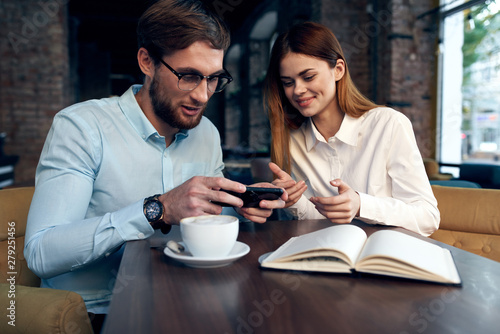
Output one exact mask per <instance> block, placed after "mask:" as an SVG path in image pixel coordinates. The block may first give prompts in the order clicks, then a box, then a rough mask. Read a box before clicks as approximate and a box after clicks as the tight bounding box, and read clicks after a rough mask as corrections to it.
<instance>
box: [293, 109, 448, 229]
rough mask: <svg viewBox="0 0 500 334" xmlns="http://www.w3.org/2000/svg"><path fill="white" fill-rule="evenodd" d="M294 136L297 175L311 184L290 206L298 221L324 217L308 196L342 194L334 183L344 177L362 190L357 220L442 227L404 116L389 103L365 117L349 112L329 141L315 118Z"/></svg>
mask: <svg viewBox="0 0 500 334" xmlns="http://www.w3.org/2000/svg"><path fill="white" fill-rule="evenodd" d="M290 135H291V138H290V153H291V158H292V177H293V179H294V180H296V181H300V180H304V181H305V182H306V184H307V186H308V188H307V190H306V191H305V193H304V194H303V195H302V197H301V198H300V200H299V201H298V202H297V203H295V204H294V205H293V206H292V207H291V208H293V209H295V210H296V213H295V214H296V215H297V216H298V218H299V219H316V218H325V217H324V216H323V215H322V214H320V213H319V212H318V211H317V210H316V208H315V207H314V204H313V203H312V202H310V201H309V198H311V197H316V196H319V197H328V196H335V195H338V192H337V188H336V187H333V186H332V185H331V184H330V181H331V180H334V179H336V178H340V179H342V180H343V181H344V182H345V183H346V184H347V185H349V186H350V187H351V188H352V189H353V190H355V191H356V192H358V193H359V196H360V201H361V208H360V217H357V219H360V220H362V221H364V222H367V223H370V224H382V225H392V226H401V227H404V228H406V229H408V230H411V231H414V232H417V233H419V234H421V235H424V236H428V235H430V234H432V232H434V231H435V230H437V228H438V227H439V221H440V214H439V210H438V208H437V201H436V198H435V197H434V194H433V192H432V188H431V186H430V183H429V180H428V178H427V175H426V173H425V169H424V165H423V161H422V156H421V155H420V151H419V150H418V147H417V143H416V140H415V135H414V133H413V128H412V125H411V123H410V120H409V119H408V118H407V117H406V116H405V115H404V114H402V113H400V112H398V111H396V110H394V109H391V108H385V107H384V108H375V109H372V110H370V111H368V112H366V113H365V114H364V115H363V116H361V117H360V118H353V117H350V116H348V115H345V117H344V120H343V121H342V125H341V127H340V129H339V131H338V132H337V134H336V135H335V136H333V137H331V138H329V139H328V141H327V140H325V138H324V137H323V136H322V135H321V134H320V133H319V131H318V130H317V129H316V127H315V126H314V123H313V122H312V120H311V119H309V120H308V121H306V122H304V124H302V126H301V127H300V128H299V129H297V130H292V131H291V133H290Z"/></svg>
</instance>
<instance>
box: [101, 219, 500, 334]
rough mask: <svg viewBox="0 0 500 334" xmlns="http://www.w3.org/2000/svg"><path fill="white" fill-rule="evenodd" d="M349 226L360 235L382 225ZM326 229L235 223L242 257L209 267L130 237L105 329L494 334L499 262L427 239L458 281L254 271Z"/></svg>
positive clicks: (499, 317) (320, 224) (498, 321)
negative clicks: (295, 240) (292, 243)
mask: <svg viewBox="0 0 500 334" xmlns="http://www.w3.org/2000/svg"><path fill="white" fill-rule="evenodd" d="M356 225H358V226H361V227H362V228H363V229H364V230H365V231H366V232H367V234H371V233H372V232H373V231H376V230H378V229H381V228H383V227H380V226H377V227H373V226H369V225H365V224H363V223H356ZM328 226H331V223H330V222H328V221H327V220H310V221H271V222H267V223H266V224H262V225H260V224H254V223H241V225H240V234H239V237H238V240H239V241H241V242H244V243H246V244H248V245H249V246H250V248H251V250H250V253H248V254H247V255H246V256H244V257H243V258H241V259H239V260H238V261H236V262H234V263H232V264H231V265H229V266H226V267H222V268H213V269H196V268H190V267H187V266H184V265H183V264H180V263H178V262H176V261H175V260H173V259H170V258H169V257H167V256H165V255H164V253H163V249H160V248H151V247H150V243H149V241H147V240H143V241H133V242H128V243H127V245H126V248H125V253H124V256H123V260H122V263H121V266H120V270H119V273H118V275H117V280H116V284H115V288H114V293H113V299H112V301H111V305H110V310H109V314H108V317H107V320H106V323H105V327H104V333H113V334H114V333H220V334H224V333H272V334H276V333H286V334H290V333H314V334H317V333H398V334H404V333H439V334H443V333H467V334H470V333H482V334H484V333H496V334H498V333H500V263H498V262H495V261H492V260H488V259H486V258H483V257H480V256H478V255H475V254H472V253H468V252H465V251H463V250H460V249H457V248H454V247H451V246H448V245H445V244H443V243H439V242H437V241H433V240H430V239H428V240H429V241H430V242H433V243H436V244H439V245H441V246H443V247H446V248H448V249H450V250H451V251H452V253H453V256H454V258H455V262H456V264H457V268H458V270H459V272H460V275H461V277H462V280H463V286H462V287H452V286H445V285H439V284H433V283H425V282H420V281H412V280H404V279H396V278H389V277H381V276H373V275H362V276H359V277H353V276H350V275H343V274H342V275H339V274H323V273H314V274H312V273H311V274H308V273H298V272H289V271H277V270H264V269H261V268H260V267H259V264H258V258H259V256H260V255H262V254H264V253H267V252H269V251H273V250H275V249H276V248H278V247H279V246H280V245H281V244H282V243H284V242H285V241H286V240H288V239H289V238H290V237H292V236H296V235H300V234H304V233H307V232H310V231H314V230H317V229H320V228H324V227H328ZM398 230H402V229H398ZM403 231H404V230H403ZM405 232H406V231H405ZM406 233H410V234H412V233H411V232H406Z"/></svg>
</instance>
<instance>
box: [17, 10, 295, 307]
mask: <svg viewBox="0 0 500 334" xmlns="http://www.w3.org/2000/svg"><path fill="white" fill-rule="evenodd" d="M137 32H138V40H139V51H138V54H137V60H138V64H139V67H140V68H141V70H142V72H143V73H144V75H145V79H144V85H143V86H140V85H137V86H132V87H131V88H130V89H129V90H128V91H127V92H126V93H125V94H123V95H122V96H121V97H114V98H108V99H102V100H92V101H87V102H84V103H79V104H76V105H73V106H71V107H68V108H66V109H64V110H62V111H61V112H59V113H58V114H57V115H56V117H55V118H54V122H53V125H52V128H51V130H50V132H49V134H48V136H47V140H46V143H45V146H44V149H43V151H42V154H41V157H40V162H39V165H38V168H37V174H36V190H35V194H34V197H33V202H32V205H31V209H30V212H29V217H28V226H27V231H26V242H25V251H24V253H25V257H26V259H27V261H28V264H29V267H30V268H31V269H32V270H33V271H34V272H35V273H36V274H37V275H38V276H40V277H41V278H42V286H44V287H51V288H58V289H66V290H72V291H76V292H78V293H80V294H81V295H82V297H83V298H84V300H85V303H86V305H87V310H88V311H89V312H91V313H96V314H105V313H107V308H108V304H109V300H110V298H111V293H112V289H113V286H114V284H115V279H116V274H117V271H118V266H119V263H120V260H121V257H122V251H123V247H122V246H123V245H124V243H125V242H126V241H129V240H136V239H144V238H148V237H150V236H151V235H153V233H154V229H162V231H164V232H168V230H169V229H170V227H171V226H172V225H174V224H178V222H179V220H180V219H181V218H183V217H188V216H198V215H204V214H220V213H221V212H222V207H221V206H219V205H216V204H214V203H212V202H215V201H217V202H224V203H227V204H229V205H231V206H233V207H235V208H236V210H237V212H238V213H239V214H240V215H242V216H244V217H246V218H248V219H250V220H252V221H255V222H259V223H262V222H265V220H266V218H267V217H269V216H270V214H271V213H272V209H273V208H279V207H283V206H284V202H283V200H286V196H287V195H286V193H285V194H284V195H283V196H282V199H280V200H277V201H261V203H260V208H241V206H242V204H243V203H242V201H241V199H239V198H237V197H235V196H231V195H229V194H228V193H225V192H222V191H218V190H219V189H227V190H231V191H235V192H240V193H241V192H244V190H245V186H244V185H243V184H240V183H238V182H234V181H231V180H229V179H225V178H224V177H223V174H222V169H223V167H224V165H223V163H222V151H221V147H220V139H219V133H218V131H217V129H216V128H215V127H214V125H213V124H212V123H211V122H210V121H209V120H208V119H206V118H205V117H203V116H202V115H203V110H204V108H205V106H206V104H207V102H208V100H209V99H210V97H211V96H212V94H213V93H214V92H219V91H221V90H222V89H224V87H225V85H226V84H227V83H229V82H230V81H231V77H230V75H229V73H227V71H226V70H224V68H223V55H224V51H225V50H227V48H228V46H229V33H228V31H227V29H226V28H225V26H224V25H223V23H222V22H221V21H219V19H217V18H216V17H215V16H214V15H213V14H211V13H210V12H209V11H208V10H206V8H205V7H204V6H203V5H202V4H201V3H200V2H197V1H182V0H166V1H159V2H157V3H155V4H154V5H152V6H151V7H150V8H149V9H148V10H147V11H146V12H145V13H144V14H143V16H142V17H141V19H140V21H139V24H138V29H137ZM270 186H272V185H270ZM230 210H232V209H230ZM233 212H234V211H233Z"/></svg>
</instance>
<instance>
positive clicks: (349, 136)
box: [302, 114, 364, 151]
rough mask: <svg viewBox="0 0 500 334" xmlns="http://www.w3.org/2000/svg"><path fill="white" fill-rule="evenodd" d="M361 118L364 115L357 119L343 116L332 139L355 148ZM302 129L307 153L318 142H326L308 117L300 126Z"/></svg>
mask: <svg viewBox="0 0 500 334" xmlns="http://www.w3.org/2000/svg"><path fill="white" fill-rule="evenodd" d="M363 118H364V115H363V116H361V117H359V118H354V117H351V116H349V115H347V114H346V115H344V119H343V120H342V124H341V125H340V129H339V131H338V132H337V134H335V136H333V137H332V138H336V139H338V140H340V141H342V142H344V143H346V144H348V145H351V146H356V145H357V142H358V135H359V131H360V128H361V122H362V119H363ZM302 128H303V131H304V135H305V140H306V148H307V150H308V151H310V150H312V149H313V148H314V146H316V145H317V144H318V143H319V142H324V143H326V142H327V141H326V140H325V138H324V137H323V136H322V135H321V133H319V131H318V129H317V128H316V126H315V125H314V122H313V121H312V118H310V117H309V118H308V120H307V121H306V122H305V124H304V125H302Z"/></svg>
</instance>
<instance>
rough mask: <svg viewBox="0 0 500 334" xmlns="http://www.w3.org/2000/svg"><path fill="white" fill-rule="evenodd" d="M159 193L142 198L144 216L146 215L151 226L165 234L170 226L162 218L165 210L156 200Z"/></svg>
mask: <svg viewBox="0 0 500 334" xmlns="http://www.w3.org/2000/svg"><path fill="white" fill-rule="evenodd" d="M160 195H161V194H157V195H154V196H151V197H148V198H146V199H145V200H144V206H143V208H144V216H146V219H147V220H148V222H149V224H151V227H152V228H154V229H155V230H157V229H160V230H161V232H162V233H163V234H167V233H168V232H170V230H171V229H172V226H171V225H169V224H167V223H165V221H164V220H163V215H164V212H165V210H164V209H163V204H162V203H161V202H160V201H159V200H158V197H160Z"/></svg>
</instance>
